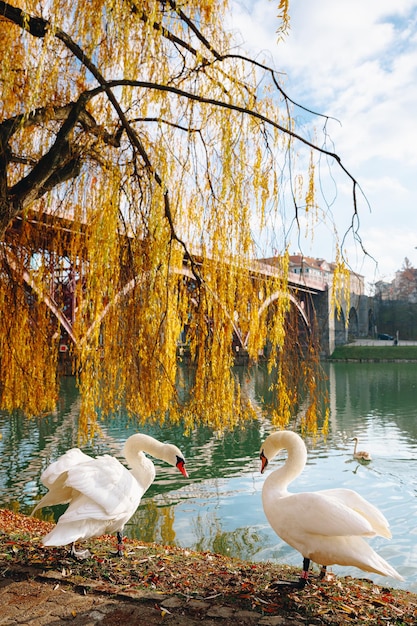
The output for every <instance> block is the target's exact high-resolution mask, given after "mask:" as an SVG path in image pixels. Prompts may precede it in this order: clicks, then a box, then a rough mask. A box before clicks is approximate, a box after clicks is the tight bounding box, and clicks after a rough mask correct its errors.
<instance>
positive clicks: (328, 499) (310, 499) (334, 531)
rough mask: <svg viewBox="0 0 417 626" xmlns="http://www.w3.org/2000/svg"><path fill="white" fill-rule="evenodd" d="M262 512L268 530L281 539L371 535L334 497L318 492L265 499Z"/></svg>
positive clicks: (366, 524)
mask: <svg viewBox="0 0 417 626" xmlns="http://www.w3.org/2000/svg"><path fill="white" fill-rule="evenodd" d="M264 509H265V513H266V516H267V518H268V520H269V522H270V524H271V526H272V528H273V529H274V530H275V532H276V533H277V534H278V535H279V536H281V537H282V538H284V537H285V535H287V534H293V533H296V534H298V535H300V534H302V535H303V536H305V535H323V536H327V537H333V536H347V535H359V536H361V535H365V536H370V537H371V536H373V535H375V532H374V530H373V529H372V526H371V524H370V523H369V522H368V520H367V519H365V518H364V517H363V516H362V515H360V514H359V513H357V512H356V511H354V510H353V509H350V508H349V507H348V506H346V505H344V504H343V503H342V502H340V500H338V499H337V498H334V497H332V496H329V495H324V494H321V493H318V492H312V493H299V494H290V495H288V496H286V497H283V498H276V499H275V500H274V501H273V502H271V501H269V502H268V498H266V499H265V500H264ZM284 540H285V539H284Z"/></svg>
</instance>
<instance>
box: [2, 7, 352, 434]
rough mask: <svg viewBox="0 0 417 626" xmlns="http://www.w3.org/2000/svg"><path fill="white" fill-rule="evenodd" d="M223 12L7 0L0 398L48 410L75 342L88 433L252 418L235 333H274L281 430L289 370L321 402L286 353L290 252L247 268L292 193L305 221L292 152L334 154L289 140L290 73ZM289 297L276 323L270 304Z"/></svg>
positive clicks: (292, 129) (256, 339) (259, 341)
mask: <svg viewBox="0 0 417 626" xmlns="http://www.w3.org/2000/svg"><path fill="white" fill-rule="evenodd" d="M287 4H288V3H287V2H285V1H281V2H280V5H279V11H280V18H281V22H280V24H279V25H278V26H279V27H280V28H282V29H284V30H285V29H286V28H287V26H288V6H287ZM226 11H227V2H226V1H225V0H184V2H177V1H176V0H88V1H87V0H50V1H49V2H39V0H16V1H15V2H13V3H8V2H3V1H0V59H1V60H0V84H1V91H2V99H1V103H0V107H1V123H0V239H1V242H2V244H1V255H2V256H1V283H0V363H1V380H0V392H1V408H3V409H6V410H13V409H16V408H19V409H21V410H23V411H25V412H26V413H27V414H28V415H30V414H39V413H40V412H43V411H49V410H51V409H52V408H53V406H54V404H55V402H56V399H57V395H58V378H57V358H58V346H59V342H60V337H62V335H63V334H65V336H66V337H67V338H68V341H69V345H70V350H71V357H72V361H73V363H74V372H75V373H76V374H77V380H78V384H79V388H80V393H81V398H82V420H83V421H82V424H83V429H84V431H85V432H90V433H91V432H93V431H94V427H95V424H96V415H97V414H98V413H99V412H100V413H111V412H112V411H114V410H117V409H118V408H119V407H120V406H124V407H126V408H127V410H128V411H130V412H131V413H132V414H134V415H137V416H138V417H139V418H140V419H141V420H148V419H157V420H163V419H165V418H166V416H169V418H170V419H171V420H179V419H184V420H185V424H186V425H187V426H192V425H193V423H195V422H198V421H202V422H203V423H207V424H209V425H211V426H212V427H214V428H219V427H227V426H233V425H234V424H235V423H236V422H237V421H238V420H240V419H241V418H242V417H243V416H245V415H250V413H251V411H250V406H249V404H248V403H247V402H246V401H245V399H244V397H243V394H242V393H240V389H239V386H238V383H237V382H236V380H235V378H234V377H233V374H232V371H231V366H232V364H233V351H232V349H231V346H232V340H233V336H234V334H236V333H238V334H239V336H240V337H245V338H246V339H245V347H246V348H247V350H248V353H249V356H250V357H251V358H252V359H253V360H256V358H257V356H258V354H259V350H260V349H261V348H262V347H263V346H264V345H265V343H266V341H267V339H268V340H269V342H270V343H271V345H272V348H273V349H272V350H271V352H270V354H271V360H270V364H269V365H270V369H272V368H275V371H276V372H277V382H276V394H277V398H278V400H279V403H280V405H279V411H278V413H277V415H280V416H281V417H282V418H283V421H284V422H285V421H287V420H288V419H289V418H290V415H291V407H292V406H294V405H295V404H296V402H297V393H298V391H299V389H300V385H299V381H298V382H297V381H294V372H295V371H299V373H300V376H301V377H302V378H303V381H304V383H303V386H304V391H305V390H307V391H309V394H310V397H311V398H312V397H313V396H314V383H313V381H314V380H315V378H314V375H315V373H314V371H313V368H310V367H309V366H306V365H305V363H306V362H308V359H307V361H304V362H303V363H304V364H303V367H302V368H301V367H300V369H299V370H297V368H296V367H295V365H294V364H292V366H291V367H284V366H283V364H282V357H283V355H284V354H285V352H286V350H285V346H286V345H287V346H289V345H292V343H293V342H292V341H291V339H290V337H289V335H288V328H290V327H291V326H290V325H288V324H286V320H287V319H288V311H289V304H288V302H289V301H288V299H287V298H286V297H285V294H286V293H288V286H287V270H288V258H287V251H286V250H285V247H284V248H283V249H282V250H280V258H281V268H280V271H278V272H277V273H276V276H272V277H271V276H269V277H268V279H267V280H266V279H265V278H262V276H261V275H260V274H259V273H257V272H256V271H255V270H254V267H253V261H254V259H255V258H256V256H257V244H258V242H259V241H262V238H263V237H264V231H265V229H266V228H267V223H268V224H270V223H271V216H273V215H275V216H276V221H277V224H278V223H279V222H280V211H281V199H282V194H283V189H284V188H285V189H288V188H289V189H290V193H291V196H292V199H293V206H294V218H295V219H296V220H297V218H298V211H299V210H300V207H301V206H304V207H305V209H306V210H308V209H309V207H310V208H311V207H313V206H314V204H315V197H314V186H315V167H314V158H313V157H312V158H311V162H310V166H309V167H307V169H306V173H305V174H304V176H303V172H302V170H301V171H300V172H299V173H298V174H297V172H296V169H295V168H296V162H295V154H296V153H297V152H300V151H301V148H303V147H304V148H305V150H306V153H307V158H306V159H305V160H306V161H307V162H308V160H309V157H308V152H309V151H311V154H312V155H314V154H315V153H319V152H325V151H324V150H321V149H320V148H319V147H317V146H315V145H313V144H312V143H310V142H309V141H308V140H307V139H306V138H304V137H302V136H301V135H299V134H298V133H297V132H296V126H295V123H294V119H293V117H292V115H291V109H292V104H293V103H292V102H291V100H290V99H289V98H288V97H287V95H286V93H285V91H284V90H283V88H282V86H281V84H280V80H279V75H278V74H277V73H276V72H275V71H274V70H273V69H270V68H268V67H266V66H264V65H262V64H261V63H259V62H255V61H254V60H251V59H250V58H247V57H246V56H244V55H243V54H240V53H236V45H235V42H234V41H233V40H232V38H231V36H230V35H229V34H228V33H227V32H226V30H225V27H224V15H225V12H226ZM329 157H331V158H332V159H333V160H334V162H335V165H336V167H342V169H343V166H342V165H341V162H340V159H339V158H338V157H337V156H336V155H334V154H333V155H332V154H330V155H329ZM346 174H347V176H349V174H348V173H347V172H346ZM351 181H352V184H353V187H354V188H355V181H354V179H352V178H351ZM267 217H268V219H267ZM277 292H279V293H281V294H283V297H282V298H280V299H279V303H278V304H276V306H275V313H274V315H273V316H271V315H269V316H268V315H266V314H262V315H261V314H259V311H260V304H261V301H262V300H263V301H265V299H267V298H268V296H269V295H270V294H272V293H277ZM69 298H70V299H71V302H72V305H71V306H70V305H69V303H68V299H69ZM184 329H186V332H187V334H186V341H187V344H188V346H189V350H190V358H191V361H192V363H193V365H194V377H193V383H192V387H191V390H190V393H189V394H188V395H187V399H186V400H183V395H182V394H181V390H180V383H181V380H180V378H181V377H180V376H179V373H178V358H177V341H178V337H179V336H180V333H181V332H183V331H184ZM313 353H314V350H313ZM292 354H293V358H294V360H297V359H299V357H300V355H295V353H294V351H292ZM312 362H314V359H312ZM300 363H301V361H300ZM313 404H314V403H313ZM312 406H313V405H312ZM310 415H312V416H313V417H312V423H314V422H315V419H316V415H315V410H314V409H313V410H312V408H311V407H310ZM276 419H277V420H278V417H277V418H276Z"/></svg>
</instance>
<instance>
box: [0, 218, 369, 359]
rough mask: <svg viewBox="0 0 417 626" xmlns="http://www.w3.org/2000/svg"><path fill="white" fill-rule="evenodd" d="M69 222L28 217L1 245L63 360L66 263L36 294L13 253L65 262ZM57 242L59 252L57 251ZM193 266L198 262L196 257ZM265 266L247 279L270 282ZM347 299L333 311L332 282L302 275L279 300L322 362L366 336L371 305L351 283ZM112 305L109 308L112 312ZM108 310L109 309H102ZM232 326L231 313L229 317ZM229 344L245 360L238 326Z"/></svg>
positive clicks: (71, 299) (70, 305) (67, 328)
mask: <svg viewBox="0 0 417 626" xmlns="http://www.w3.org/2000/svg"><path fill="white" fill-rule="evenodd" d="M74 232H75V229H74V222H73V221H72V220H69V219H66V218H64V217H60V216H57V215H55V214H51V213H42V214H38V213H31V214H28V215H27V216H26V218H25V219H22V218H17V219H15V220H14V222H13V223H12V225H11V226H10V227H9V229H8V231H7V233H6V239H5V244H6V245H5V246H4V249H5V253H6V259H7V263H8V264H9V267H10V268H11V269H12V271H14V272H20V273H21V276H20V277H21V279H23V281H24V282H25V283H26V285H27V286H28V287H29V289H30V290H32V291H33V292H35V293H36V294H37V296H38V297H40V298H42V299H43V301H44V302H45V304H46V305H47V306H48V307H49V308H50V310H51V311H52V313H53V314H54V316H55V317H56V319H57V321H58V322H59V324H60V327H61V342H60V352H61V353H62V354H63V356H64V355H65V353H67V352H68V347H69V343H70V342H72V343H74V344H76V343H77V339H76V337H75V334H74V332H73V327H74V323H75V316H76V303H75V289H74V288H73V286H74V281H76V279H77V277H76V273H75V271H74V269H73V266H72V264H71V262H68V263H67V265H66V266H63V265H62V264H61V266H60V270H59V274H58V273H57V275H56V280H55V281H54V282H53V284H51V285H49V286H48V287H46V286H44V287H42V290H40V287H39V285H37V284H36V283H35V282H34V281H33V279H32V278H31V276H30V274H29V272H27V271H26V270H22V269H21V265H20V263H19V260H18V255H17V254H16V251H18V250H21V249H22V248H23V249H26V250H27V251H30V254H31V255H36V252H37V251H41V250H42V251H45V250H47V251H49V252H51V253H53V252H55V253H57V254H59V255H60V256H61V257H66V258H68V259H70V258H71V252H70V249H71V239H72V237H73V235H74ZM87 233H88V225H86V224H85V225H83V224H81V225H78V226H77V234H78V235H81V237H82V236H83V235H86V234H87ZM58 240H59V248H58V243H57V242H58ZM196 258H197V262H198V257H196ZM268 261H271V260H263V261H259V260H254V261H253V263H252V265H251V267H250V272H251V275H252V276H253V278H254V279H255V280H256V278H262V279H265V278H268V277H270V278H271V279H272V278H274V277H276V276H277V274H278V271H279V270H278V269H277V267H276V266H274V265H273V264H272V263H271V262H268ZM172 271H173V272H175V273H177V274H180V275H183V276H184V278H185V279H187V280H190V281H192V280H193V279H194V278H195V277H194V274H193V272H192V271H191V269H190V266H189V263H188V262H187V260H186V259H184V263H183V266H182V267H178V268H175V269H173V270H172ZM353 278H354V280H353V283H352V285H353V286H352V287H351V289H350V295H349V297H348V298H345V297H343V296H341V298H340V302H339V305H340V306H339V307H336V305H335V300H334V296H333V292H332V282H333V281H332V276H331V274H329V273H325V272H323V273H322V274H319V275H312V274H310V275H309V274H308V273H306V272H300V271H299V272H297V271H291V270H290V271H289V272H288V285H289V288H290V289H289V293H286V294H285V297H287V298H289V299H290V302H291V306H292V307H294V309H295V310H296V312H297V315H298V316H299V319H300V320H302V324H303V326H304V328H305V331H306V332H310V331H311V329H312V328H313V326H314V327H315V328H316V329H317V330H318V332H319V341H320V351H321V355H322V356H328V355H329V354H331V353H332V352H333V350H334V348H335V347H336V346H337V345H341V344H344V343H346V342H347V341H348V340H349V339H356V338H359V337H366V336H368V334H369V332H370V330H371V329H372V325H373V312H372V299H370V298H367V297H366V296H365V295H364V294H363V283H361V281H358V280H357V279H355V276H354V275H353ZM137 280H140V277H139V278H138V277H135V278H133V279H131V280H130V281H128V282H127V283H126V285H125V286H124V287H123V288H122V289H121V291H120V293H119V294H118V296H117V298H118V299H121V298H123V296H125V295H126V294H127V293H128V292H129V290H131V289H132V288H133V286H134V284H135V282H136V281H137ZM283 296H284V294H283V293H282V292H280V291H277V292H275V293H273V294H271V295H269V296H268V297H267V298H265V299H264V300H263V301H261V302H260V305H259V311H258V312H259V314H262V313H263V312H264V311H265V310H267V309H269V308H270V307H272V305H273V303H274V302H275V301H276V300H278V299H280V298H282V297H283ZM114 304H117V302H112V303H111V305H112V306H114ZM108 306H110V304H109V305H108ZM106 310H107V309H105V310H104V311H103V314H102V317H101V318H100V319H99V320H96V321H95V322H94V323H93V325H92V327H91V328H90V329H89V332H88V333H87V336H86V337H85V338H84V340H87V339H88V335H89V333H90V332H92V331H93V327H95V325H96V324H97V323H100V322H101V321H102V319H104V316H105V314H106ZM230 318H231V319H232V320H233V311H231V312H230ZM233 327H234V340H233V347H234V350H235V353H236V355H238V356H239V357H241V356H242V355H244V354H245V352H246V348H247V345H248V336H244V335H243V334H242V333H241V331H240V329H239V326H238V324H237V323H236V322H235V321H233Z"/></svg>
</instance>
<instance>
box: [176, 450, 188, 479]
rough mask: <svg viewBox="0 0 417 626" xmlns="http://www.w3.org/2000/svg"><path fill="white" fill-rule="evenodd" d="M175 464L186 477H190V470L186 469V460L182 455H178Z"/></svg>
mask: <svg viewBox="0 0 417 626" xmlns="http://www.w3.org/2000/svg"><path fill="white" fill-rule="evenodd" d="M175 466H176V467H177V468H178V469H179V471H180V472H181V474H182V475H183V476H185V478H188V472H187V470H186V469H185V461H184V459H183V458H182V456H178V455H177V462H176V463H175Z"/></svg>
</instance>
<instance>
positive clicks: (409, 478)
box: [0, 363, 417, 592]
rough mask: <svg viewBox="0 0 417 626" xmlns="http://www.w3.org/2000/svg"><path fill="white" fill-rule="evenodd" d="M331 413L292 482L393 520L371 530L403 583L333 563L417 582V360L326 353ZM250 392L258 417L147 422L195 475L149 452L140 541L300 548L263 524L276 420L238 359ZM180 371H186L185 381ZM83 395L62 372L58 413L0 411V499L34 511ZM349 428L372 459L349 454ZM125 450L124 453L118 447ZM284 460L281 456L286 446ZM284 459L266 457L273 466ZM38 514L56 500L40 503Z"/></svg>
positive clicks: (249, 555)
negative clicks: (206, 424)
mask: <svg viewBox="0 0 417 626" xmlns="http://www.w3.org/2000/svg"><path fill="white" fill-rule="evenodd" d="M326 370H327V373H328V376H329V387H330V399H331V421H330V432H329V436H328V437H327V439H324V438H323V437H319V438H317V440H314V441H313V440H308V441H307V445H308V448H309V457H308V463H307V466H306V469H305V471H304V472H303V474H302V475H301V476H300V477H299V478H298V479H297V481H295V482H294V483H293V485H292V490H293V491H304V490H306V491H308V490H316V489H325V488H329V487H334V486H340V487H347V488H352V489H356V490H357V491H358V492H359V493H361V494H362V495H363V496H364V497H366V498H368V499H369V500H370V501H372V502H373V503H374V504H375V505H376V506H378V507H379V508H380V509H381V510H382V511H383V512H384V514H385V515H386V517H387V518H388V519H389V521H390V524H391V529H392V533H393V540H392V541H387V540H385V539H382V538H377V539H374V540H372V541H371V543H372V546H373V547H374V548H375V550H377V552H379V553H380V554H381V556H383V557H384V558H385V559H387V560H388V561H389V562H390V563H391V564H392V565H393V566H394V567H395V568H396V569H397V570H398V571H400V572H401V573H402V575H403V576H404V577H405V578H406V582H405V584H401V583H400V584H399V585H398V583H396V581H391V580H389V581H388V579H383V578H381V577H378V576H370V575H368V574H366V575H365V574H361V573H360V572H359V571H358V570H355V569H353V568H351V569H349V568H336V567H335V568H334V570H335V571H336V572H340V573H342V574H352V575H354V576H358V575H365V576H366V577H367V578H372V579H374V580H375V581H377V582H379V583H385V584H386V583H388V584H389V585H396V584H397V585H398V586H402V587H405V588H408V589H411V590H413V591H415V592H417V571H416V567H415V563H416V562H417V542H416V535H417V515H416V513H417V499H416V494H417V460H416V449H417V422H416V420H415V411H416V408H415V407H416V405H417V385H416V380H417V377H416V374H417V366H416V365H414V364H401V363H398V364H397V363H396V364H391V363H390V364H388V363H376V364H366V363H363V364H343V363H336V364H327V365H326ZM237 371H238V374H239V376H240V378H241V380H242V381H243V383H244V387H245V393H246V394H247V395H248V396H249V397H250V398H251V399H252V400H253V401H254V402H255V403H256V406H257V407H258V413H259V419H258V421H256V422H252V423H250V424H247V426H246V428H244V429H243V428H242V429H237V430H236V431H235V432H233V433H227V434H226V435H225V436H224V437H216V436H215V435H213V433H212V432H211V431H210V430H209V429H207V428H199V429H196V430H195V431H193V432H192V433H191V435H190V437H187V438H185V437H184V436H183V432H182V429H181V427H175V428H173V427H167V426H164V427H157V426H152V427H148V428H146V432H149V433H150V434H153V435H154V436H155V437H157V438H158V439H161V440H165V441H170V442H172V443H175V444H176V445H178V446H179V447H180V448H181V450H182V451H183V452H184V454H185V456H186V460H187V469H188V472H189V475H190V479H189V480H188V481H185V480H184V479H183V478H182V477H181V476H179V474H178V472H177V471H176V470H175V468H171V467H169V466H167V465H166V464H163V463H160V462H158V461H156V462H155V464H156V465H157V479H156V481H155V482H154V484H153V485H152V487H151V488H150V490H149V491H148V492H147V494H146V497H145V498H144V499H143V501H142V504H141V506H140V508H139V509H138V511H137V512H136V513H135V515H134V516H133V518H132V520H131V522H130V524H129V525H128V528H127V534H128V535H130V536H132V537H137V538H139V539H141V540H143V541H157V542H161V543H164V544H171V545H178V546H183V547H189V548H192V549H196V550H213V551H216V552H220V553H223V554H229V555H231V556H236V557H241V558H245V559H252V560H264V559H277V560H280V561H282V562H285V563H290V564H293V565H297V566H299V565H300V563H301V561H300V556H299V555H298V554H297V553H296V552H295V551H294V550H292V549H291V548H289V547H288V546H286V544H284V543H283V542H281V541H280V540H279V539H278V538H277V537H276V535H275V534H274V533H273V531H272V530H271V529H270V527H269V525H268V524H267V522H266V520H265V517H264V514H263V511H262V505H261V490H262V484H263V481H264V477H263V476H261V475H260V473H259V459H258V454H259V448H260V445H261V442H262V441H263V439H265V437H266V436H267V434H268V433H269V432H270V430H271V426H270V423H269V421H268V419H266V418H265V417H264V416H263V414H262V407H263V401H264V400H265V399H269V394H270V393H271V392H270V390H269V383H268V380H267V376H266V374H265V371H263V370H251V371H248V370H246V369H245V368H241V369H239V370H237ZM187 375H188V374H187V372H186V371H184V372H183V377H184V379H185V380H186V376H187ZM78 412H79V398H78V395H77V392H76V389H75V386H74V382H73V380H72V379H65V381H64V385H63V389H62V394H61V399H60V405H59V407H58V410H57V411H56V413H55V414H53V415H48V416H47V417H44V418H42V419H40V418H39V419H33V420H25V419H23V418H22V417H21V416H19V415H18V414H13V415H7V414H4V413H3V414H1V413H0V431H1V433H2V438H1V439H0V458H1V466H0V506H2V507H7V508H12V509H15V510H20V511H21V512H24V513H29V512H30V511H31V510H32V508H33V506H34V504H35V502H36V501H37V500H38V499H39V498H40V496H41V494H42V493H43V488H42V486H41V485H40V483H39V476H40V474H41V472H42V471H43V469H44V468H45V467H46V466H47V465H48V464H49V463H50V462H51V461H52V460H54V459H55V458H56V457H57V456H59V455H60V454H62V453H63V452H65V450H67V449H68V448H70V447H72V446H74V445H77V420H78ZM136 429H137V427H136V426H135V424H134V423H133V422H132V421H130V420H129V419H128V418H127V417H126V415H124V414H123V413H120V414H118V415H116V416H115V417H114V418H113V419H112V420H109V421H105V422H103V424H102V431H103V432H102V436H101V437H100V438H97V439H95V440H94V441H93V442H92V443H91V444H90V445H89V446H87V447H84V448H83V449H84V450H85V452H87V453H90V454H93V455H96V454H103V453H111V454H113V455H115V456H118V457H119V455H120V450H121V448H122V445H123V442H124V441H125V440H126V439H127V437H129V436H130V435H131V434H133V433H134V432H135V431H136ZM354 436H357V437H359V440H360V444H361V447H363V448H365V449H367V450H369V452H370V453H371V455H372V459H373V460H372V461H371V462H370V463H369V464H367V465H361V464H360V463H358V461H357V460H355V459H354V458H353V441H352V438H353V437H354ZM119 458H120V457H119ZM280 458H281V459H284V458H285V455H284V454H282V455H281V457H280ZM278 463H279V459H278V460H277V461H275V462H274V463H273V464H272V465H271V471H272V470H273V469H274V468H275V467H276V466H277V464H278ZM44 514H45V516H53V515H54V514H55V515H56V514H57V512H56V511H52V510H49V511H48V510H47V509H46V510H45V512H44Z"/></svg>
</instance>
